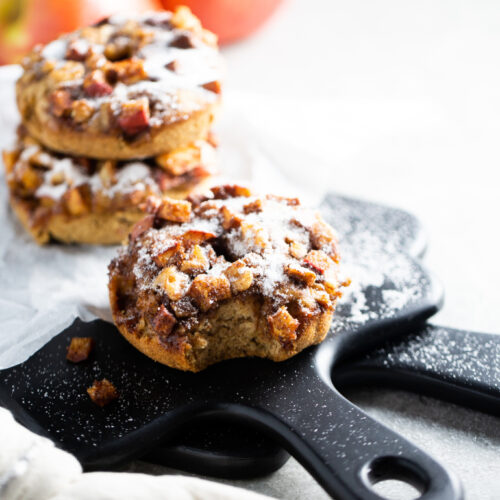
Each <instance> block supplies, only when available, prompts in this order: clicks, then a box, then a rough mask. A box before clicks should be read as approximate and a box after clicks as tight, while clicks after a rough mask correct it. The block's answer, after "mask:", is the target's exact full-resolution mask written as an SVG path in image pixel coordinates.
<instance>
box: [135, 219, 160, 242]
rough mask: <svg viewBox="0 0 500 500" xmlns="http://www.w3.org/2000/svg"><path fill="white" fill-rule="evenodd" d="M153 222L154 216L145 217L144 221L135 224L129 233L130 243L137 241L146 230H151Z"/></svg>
mask: <svg viewBox="0 0 500 500" xmlns="http://www.w3.org/2000/svg"><path fill="white" fill-rule="evenodd" d="M154 221H155V216H154V215H146V217H144V219H141V220H140V221H138V222H136V223H135V224H134V227H133V228H132V230H131V231H130V235H129V238H130V240H131V241H134V240H135V239H137V238H138V237H139V236H141V234H143V233H145V232H146V231H147V230H148V229H151V228H152V227H153V224H154Z"/></svg>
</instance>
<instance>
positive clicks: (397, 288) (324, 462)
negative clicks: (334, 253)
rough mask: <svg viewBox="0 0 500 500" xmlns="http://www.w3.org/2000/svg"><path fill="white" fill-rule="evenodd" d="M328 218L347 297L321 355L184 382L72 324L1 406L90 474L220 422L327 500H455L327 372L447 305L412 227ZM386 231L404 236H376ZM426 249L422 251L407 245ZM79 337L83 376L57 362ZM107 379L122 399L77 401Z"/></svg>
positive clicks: (340, 204)
mask: <svg viewBox="0 0 500 500" xmlns="http://www.w3.org/2000/svg"><path fill="white" fill-rule="evenodd" d="M323 208H324V211H323V212H324V214H325V217H326V218H327V219H328V220H331V221H332V222H333V223H334V224H335V226H336V227H337V229H338V230H339V232H340V233H341V234H342V236H343V245H342V247H343V255H344V262H345V266H346V268H348V269H349V272H350V273H351V274H352V278H353V281H354V286H353V287H352V288H351V291H350V292H349V293H348V294H347V295H346V297H345V300H344V301H343V302H342V303H341V304H340V305H339V307H338V310H337V314H336V319H335V321H334V324H333V326H332V329H331V332H330V335H329V337H328V339H327V340H326V341H325V342H324V343H323V344H321V345H320V346H317V347H314V348H311V349H308V350H306V351H305V352H303V353H301V354H300V355H298V356H296V357H294V358H292V359H290V360H288V361H286V362H283V363H272V362H269V361H265V360H258V359H244V360H232V361H227V362H224V363H220V364H219V365H216V366H213V367H211V368H209V369H207V370H206V371H204V372H202V373H201V374H190V373H181V372H178V371H175V370H172V369H169V368H167V367H165V366H162V365H159V364H157V363H153V362H152V361H151V360H149V359H148V358H146V357H145V356H143V355H142V354H140V353H139V352H138V351H136V350H135V349H133V348H132V347H131V346H130V345H128V344H127V343H126V342H125V341H124V340H123V339H122V338H121V337H120V336H119V335H118V334H117V332H116V330H115V328H114V327H113V326H112V325H109V324H106V323H103V322H100V321H96V322H93V323H88V324H83V323H80V322H76V323H75V324H74V325H73V326H72V327H71V328H69V329H68V330H66V331H65V332H63V333H61V334H60V335H59V336H57V337H56V338H54V339H53V340H52V341H51V342H50V343H49V344H47V345H46V346H44V347H43V348H42V349H41V350H40V351H39V352H37V353H36V354H35V355H33V356H32V357H31V358H30V359H29V360H28V361H26V362H25V363H23V364H21V365H18V366H16V367H14V368H10V369H8V370H3V371H2V372H0V388H1V393H0V401H1V403H2V404H3V405H5V406H7V407H9V408H10V409H11V410H12V411H13V412H14V414H15V415H16V418H17V419H18V420H19V421H20V422H21V423H23V424H24V425H26V426H27V427H28V428H31V429H33V430H35V431H36V432H39V433H41V434H44V435H47V436H48V437H50V438H51V439H53V440H54V441H55V442H56V443H58V444H59V445H60V446H61V447H63V448H64V449H67V450H68V451H70V452H72V453H74V454H75V455H76V456H77V457H78V458H79V460H80V461H81V462H82V464H83V465H84V466H85V467H86V468H87V469H95V468H103V467H109V466H112V465H114V464H117V463H119V462H123V461H125V460H129V459H131V458H133V457H138V456H143V455H145V454H146V453H147V452H150V451H151V450H155V449H156V448H158V446H159V445H161V444H163V443H164V442H165V440H166V439H172V438H173V437H175V436H176V435H177V433H178V432H179V429H181V428H182V427H183V426H184V427H185V426H186V424H189V423H190V424H191V425H192V426H196V425H200V423H199V422H200V420H198V419H199V418H200V417H201V416H204V417H210V418H219V417H224V418H225V419H228V418H229V419H233V420H237V421H239V422H243V423H245V424H247V425H252V426H253V427H255V428H257V429H259V430H260V431H261V432H263V433H264V434H266V435H268V436H270V437H271V438H273V439H274V440H276V442H278V443H279V444H280V445H282V446H283V447H284V448H285V449H286V450H287V451H289V452H290V453H291V454H293V455H294V456H295V457H296V458H297V459H298V460H299V461H300V462H301V463H302V464H303V465H304V466H305V467H306V468H307V469H308V470H309V471H310V473H311V474H312V475H313V476H314V477H315V478H316V479H317V480H318V481H319V482H320V484H321V485H322V486H323V487H324V488H325V490H326V491H327V492H328V493H330V494H331V495H332V496H334V497H335V498H338V499H367V500H370V499H379V498H380V497H379V496H378V495H377V494H376V493H375V492H374V491H373V489H372V487H371V485H372V484H374V483H375V482H377V481H379V480H381V479H387V478H395V479H396V478H400V479H403V480H405V481H406V482H409V483H411V484H413V485H414V486H415V487H416V488H417V489H418V490H419V491H420V492H421V493H422V495H421V497H420V498H422V499H443V500H444V499H456V498H461V489H460V487H459V486H458V484H457V483H456V481H455V480H454V479H453V478H452V477H451V476H450V475H449V473H448V472H447V471H446V470H445V469H444V468H443V467H442V466H441V465H440V464H439V463H437V462H436V461H435V460H433V459H432V458H431V457H429V456H428V455H427V454H425V453H424V452H423V451H421V450H420V449H418V448H417V447H416V446H414V445H413V444H411V443H409V442H408V441H406V440H405V439H403V438H402V437H400V436H398V435H397V434H396V433H394V432H392V431H391V430H389V429H387V428H386V427H384V426H383V425H381V424H379V423H377V422H376V421H374V420H372V419H371V418H370V417H368V416H367V415H366V414H365V413H364V412H362V411H361V410H360V409H358V408H357V407H356V406H354V405H353V404H351V403H350V402H349V401H347V400H346V399H345V398H344V397H343V396H342V395H341V394H340V393H339V392H338V391H337V390H336V388H335V387H334V385H333V384H332V371H333V368H334V367H335V366H338V365H339V364H340V363H346V362H347V361H348V360H352V359H354V357H356V356H359V355H361V354H362V353H366V352H370V351H373V350H374V349H375V348H376V347H380V346H381V345H382V344H383V342H385V341H388V340H390V339H393V338H395V337H397V336H398V335H401V333H402V332H410V331H412V330H414V329H417V328H419V327H420V325H422V324H423V323H424V322H425V320H426V319H427V318H428V317H430V316H431V315H432V314H434V313H435V312H436V311H437V309H438V307H439V305H440V303H441V289H440V287H439V286H438V285H437V284H436V282H435V280H434V279H433V278H432V277H431V276H430V275H429V274H428V273H427V272H426V271H425V270H424V269H423V268H422V266H421V265H420V263H419V262H417V261H416V260H414V259H413V258H412V257H411V256H410V253H408V254H407V253H405V252H402V251H401V248H402V245H401V241H400V240H401V238H403V237H404V234H405V231H406V230H409V229H411V226H412V219H411V218H410V217H409V216H407V215H406V214H404V213H402V212H399V211H391V212H390V213H388V211H387V210H386V209H383V208H382V207H377V206H375V205H366V204H359V203H357V202H354V201H353V200H346V199H342V198H338V197H329V198H328V200H327V203H326V205H325V206H324V207H323ZM391 218H395V220H393V221H391V220H390V219H391ZM384 221H385V222H391V225H392V227H398V228H399V229H400V230H398V231H394V232H393V233H390V232H387V231H385V232H384V234H377V232H378V233H380V230H381V228H383V224H382V222H384ZM420 244H421V242H419V239H418V238H416V239H415V240H414V242H413V245H414V247H418V245H420ZM413 253H418V252H413ZM74 335H91V336H94V337H95V338H96V340H97V349H96V350H95V353H94V355H93V357H92V359H91V360H89V361H88V362H87V363H83V364H80V365H71V364H68V363H66V361H65V350H66V346H67V344H68V342H69V339H70V337H72V336H74ZM104 376H105V377H107V378H108V379H110V380H111V381H113V382H114V383H115V385H116V386H117V387H118V389H119V390H120V393H121V397H120V399H119V400H118V401H117V402H116V403H113V404H111V405H109V406H108V407H105V408H103V409H101V408H98V407H96V406H94V405H93V404H92V403H91V402H90V400H89V398H88V396H87V394H86V392H85V388H86V387H88V386H89V385H91V383H92V381H93V380H94V378H101V377H104Z"/></svg>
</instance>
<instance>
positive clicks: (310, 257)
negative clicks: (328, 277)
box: [304, 250, 333, 274]
mask: <svg viewBox="0 0 500 500" xmlns="http://www.w3.org/2000/svg"><path fill="white" fill-rule="evenodd" d="M304 263H305V264H307V265H308V266H310V267H311V268H312V269H313V270H314V271H316V272H317V273H319V274H324V273H325V272H326V271H327V270H328V269H329V268H330V267H331V265H332V264H333V262H332V260H331V259H330V257H328V255H326V253H325V252H323V251H322V250H311V251H310V252H309V253H308V254H307V255H306V257H305V258H304Z"/></svg>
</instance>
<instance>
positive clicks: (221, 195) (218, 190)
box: [210, 184, 252, 200]
mask: <svg viewBox="0 0 500 500" xmlns="http://www.w3.org/2000/svg"><path fill="white" fill-rule="evenodd" d="M210 190H211V191H212V193H213V195H214V198H215V199H216V200H226V199H227V198H235V197H237V196H244V197H246V198H248V197H249V196H251V195H252V193H251V191H250V189H248V188H246V187H244V186H238V185H237V184H225V185H223V186H215V187H213V188H211V189H210Z"/></svg>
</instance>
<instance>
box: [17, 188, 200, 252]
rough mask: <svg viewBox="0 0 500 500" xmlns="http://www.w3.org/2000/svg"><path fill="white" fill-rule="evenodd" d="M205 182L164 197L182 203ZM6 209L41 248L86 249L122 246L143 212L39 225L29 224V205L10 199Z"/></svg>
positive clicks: (52, 219) (58, 217) (57, 218)
mask: <svg viewBox="0 0 500 500" xmlns="http://www.w3.org/2000/svg"><path fill="white" fill-rule="evenodd" d="M208 183H209V180H208V179H207V180H204V181H202V182H201V183H200V184H198V185H197V186H196V187H191V188H189V187H186V186H184V187H179V188H177V189H172V190H170V191H168V192H167V193H165V196H168V197H170V198H177V199H183V198H186V197H187V196H188V195H189V194H194V193H197V192H203V191H204V190H205V189H206V188H207V184H208ZM9 201H10V205H11V207H12V210H13V211H14V213H15V214H16V215H17V217H18V219H19V220H20V222H21V224H22V225H23V227H24V228H25V229H26V231H28V232H29V233H30V234H31V236H32V237H33V239H34V240H35V241H36V242H37V243H38V244H39V245H44V244H47V243H50V242H51V241H58V242H60V243H80V244H89V245H119V244H121V243H123V242H124V241H125V240H126V239H127V236H128V234H129V232H130V230H131V229H132V227H133V226H134V224H135V223H136V222H137V221H139V220H141V219H142V218H143V217H144V212H142V211H141V210H139V209H138V208H134V207H131V208H130V209H129V210H119V211H115V212H111V213H92V212H91V213H88V214H85V215H79V216H75V215H68V214H53V215H50V216H49V217H48V220H47V222H46V223H45V224H43V225H34V224H33V223H32V216H33V213H32V209H31V208H30V206H29V203H26V202H24V201H23V200H21V199H19V198H17V197H16V196H10V200H9Z"/></svg>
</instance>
